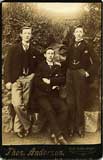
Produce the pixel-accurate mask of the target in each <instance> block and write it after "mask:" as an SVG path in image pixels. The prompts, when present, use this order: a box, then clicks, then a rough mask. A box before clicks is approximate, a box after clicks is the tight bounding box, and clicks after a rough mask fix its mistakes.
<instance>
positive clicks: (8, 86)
mask: <svg viewBox="0 0 103 160" xmlns="http://www.w3.org/2000/svg"><path fill="white" fill-rule="evenodd" d="M5 86H6V89H8V90H11V87H12V83H11V82H8V83H6V85H5Z"/></svg>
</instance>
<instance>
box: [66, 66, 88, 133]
mask: <svg viewBox="0 0 103 160" xmlns="http://www.w3.org/2000/svg"><path fill="white" fill-rule="evenodd" d="M66 92H67V97H66V102H67V104H68V107H69V112H68V113H69V116H68V117H69V128H70V129H71V130H77V131H78V130H84V125H85V124H84V106H85V99H86V96H87V95H86V77H85V76H84V75H83V74H81V70H80V69H77V70H70V69H68V70H67V75H66Z"/></svg>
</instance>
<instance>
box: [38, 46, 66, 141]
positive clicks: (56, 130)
mask: <svg viewBox="0 0 103 160" xmlns="http://www.w3.org/2000/svg"><path fill="white" fill-rule="evenodd" d="M54 55H55V52H54V50H53V49H52V48H48V49H47V50H46V52H45V54H44V56H45V61H43V62H41V64H39V65H38V67H37V72H36V75H35V93H36V99H37V101H38V103H39V105H40V111H41V112H42V113H44V115H45V116H46V118H47V121H48V123H49V126H50V130H51V138H52V140H53V142H54V143H55V144H67V141H66V140H65V138H64V136H65V134H66V130H67V127H66V123H67V115H68V111H67V106H66V104H65V103H64V101H63V100H62V99H61V98H60V97H59V87H60V86H61V85H63V84H64V83H65V75H63V73H62V72H61V66H60V65H59V64H58V65H57V64H55V63H54V62H53V61H54Z"/></svg>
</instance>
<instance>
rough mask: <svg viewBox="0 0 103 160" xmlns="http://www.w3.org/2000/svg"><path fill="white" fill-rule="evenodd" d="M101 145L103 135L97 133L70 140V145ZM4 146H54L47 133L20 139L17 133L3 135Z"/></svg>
mask: <svg viewBox="0 0 103 160" xmlns="http://www.w3.org/2000/svg"><path fill="white" fill-rule="evenodd" d="M99 143H101V133H100V131H97V132H95V133H86V134H85V137H84V138H80V137H78V135H74V137H72V138H68V145H69V144H99ZM2 144H3V145H30V144H31V145H33V144H53V143H52V142H51V140H50V138H49V135H48V134H47V133H45V132H42V133H36V134H33V133H31V134H29V135H28V137H25V138H19V137H17V136H16V134H15V133H13V132H11V133H3V134H2Z"/></svg>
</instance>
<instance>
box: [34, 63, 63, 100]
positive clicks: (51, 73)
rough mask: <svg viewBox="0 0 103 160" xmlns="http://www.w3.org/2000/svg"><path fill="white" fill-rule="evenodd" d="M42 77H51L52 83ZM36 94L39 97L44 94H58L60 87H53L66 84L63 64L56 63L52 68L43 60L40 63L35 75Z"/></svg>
mask: <svg viewBox="0 0 103 160" xmlns="http://www.w3.org/2000/svg"><path fill="white" fill-rule="evenodd" d="M42 78H48V79H50V82H51V83H50V84H46V83H44V82H43V80H42ZM34 82H35V93H36V94H35V95H36V96H37V97H39V96H43V95H51V94H55V95H57V94H58V89H57V88H56V89H54V90H53V89H52V87H53V86H59V87H60V86H61V85H64V84H65V74H64V73H63V72H62V69H61V66H60V65H56V64H54V65H53V66H52V67H51V68H50V67H49V65H48V64H47V63H46V61H43V62H42V63H41V64H39V65H38V68H37V72H36V75H35V80H34Z"/></svg>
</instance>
